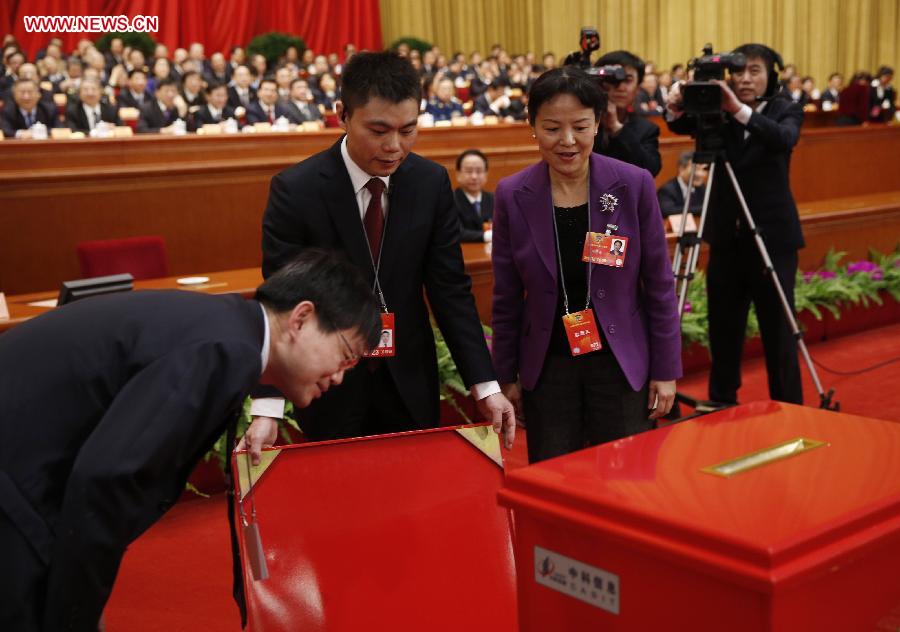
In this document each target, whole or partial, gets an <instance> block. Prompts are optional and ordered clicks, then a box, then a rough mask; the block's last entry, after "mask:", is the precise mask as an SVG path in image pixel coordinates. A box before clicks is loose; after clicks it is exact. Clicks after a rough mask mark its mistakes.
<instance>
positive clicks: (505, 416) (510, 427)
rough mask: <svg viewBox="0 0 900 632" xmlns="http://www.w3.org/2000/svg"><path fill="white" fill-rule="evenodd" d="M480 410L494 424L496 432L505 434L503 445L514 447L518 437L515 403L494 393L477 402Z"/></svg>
mask: <svg viewBox="0 0 900 632" xmlns="http://www.w3.org/2000/svg"><path fill="white" fill-rule="evenodd" d="M476 405H477V406H478V412H480V413H481V414H482V416H484V417H485V418H486V419H489V420H490V421H491V422H492V423H493V424H494V432H496V433H497V434H499V435H502V436H503V447H505V448H506V449H507V450H511V449H512V445H513V439H515V438H516V414H515V410H514V409H513V405H512V404H510V403H509V400H508V399H506V397H505V396H504V395H503V393H494V394H493V395H488V396H487V397H485V398H484V399H480V400H478V401H477V402H476Z"/></svg>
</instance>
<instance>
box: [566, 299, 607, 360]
mask: <svg viewBox="0 0 900 632" xmlns="http://www.w3.org/2000/svg"><path fill="white" fill-rule="evenodd" d="M562 318H563V325H564V326H565V328H566V336H568V337H569V348H570V349H571V350H572V355H573V356H577V355H582V354H584V353H590V352H591V351H599V350H600V349H601V347H602V345H601V344H600V332H599V331H597V323H596V322H595V321H594V311H593V310H591V309H585V310H582V311H580V312H575V313H573V314H566V315H565V316H563V317H562Z"/></svg>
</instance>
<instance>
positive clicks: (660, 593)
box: [499, 402, 900, 632]
mask: <svg viewBox="0 0 900 632" xmlns="http://www.w3.org/2000/svg"><path fill="white" fill-rule="evenodd" d="M499 496H500V503H501V504H502V505H504V506H506V507H508V508H509V509H510V510H511V513H512V514H513V516H514V519H515V552H516V564H517V567H518V595H519V604H518V605H519V621H520V626H521V627H520V630H523V631H531V630H535V631H536V630H541V631H547V630H612V631H621V630H635V631H640V632H643V631H645V630H679V631H681V630H690V631H691V632H698V631H706V630H710V631H711V630H715V631H722V630H727V631H728V632H742V631H751V630H752V631H754V632H760V631H786V630H790V631H792V632H794V631H805V630H816V631H822V630H828V631H831V630H834V631H841V632H844V631H851V630H854V631H855V630H872V631H874V630H897V629H900V424H897V423H893V422H888V421H878V420H874V419H865V418H862V417H856V416H852V415H845V414H839V413H833V412H828V411H822V410H817V409H813V408H803V407H800V406H792V405H789V404H781V403H775V402H758V403H753V404H748V405H744V406H739V407H736V408H732V409H728V410H723V411H720V412H718V413H715V414H711V415H708V416H705V417H702V418H698V419H696V420H692V421H688V422H684V423H681V424H677V425H673V426H669V427H666V428H663V429H659V430H654V431H651V432H647V433H644V434H640V435H636V436H633V437H629V438H627V439H623V440H620V441H615V442H612V443H608V444H605V445H601V446H597V447H595V448H591V449H587V450H583V451H581V452H577V453H574V454H570V455H567V456H563V457H559V458H556V459H551V460H549V461H545V462H543V463H539V464H536V465H533V466H531V467H528V468H522V469H519V470H515V471H513V472H511V473H510V474H509V475H508V476H507V481H506V484H505V487H504V489H503V490H501V492H500V495H499Z"/></svg>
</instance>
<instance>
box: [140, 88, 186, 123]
mask: <svg viewBox="0 0 900 632" xmlns="http://www.w3.org/2000/svg"><path fill="white" fill-rule="evenodd" d="M177 94H178V88H177V87H176V86H175V80H174V79H162V80H160V82H159V84H158V85H157V86H156V94H155V95H154V96H155V98H153V99H151V100H150V102H149V103H145V104H144V107H143V108H141V118H140V120H138V132H139V133H146V132H159V133H161V134H172V133H174V131H175V129H174V125H175V121H183V120H184V115H182V114H181V112H179V111H178V108H177V107H175V97H176V95H177Z"/></svg>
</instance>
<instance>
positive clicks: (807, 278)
mask: <svg viewBox="0 0 900 632" xmlns="http://www.w3.org/2000/svg"><path fill="white" fill-rule="evenodd" d="M814 276H816V273H815V272H804V273H803V281H804V282H805V283H809V282H810V281H812V280H813V277H814Z"/></svg>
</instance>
